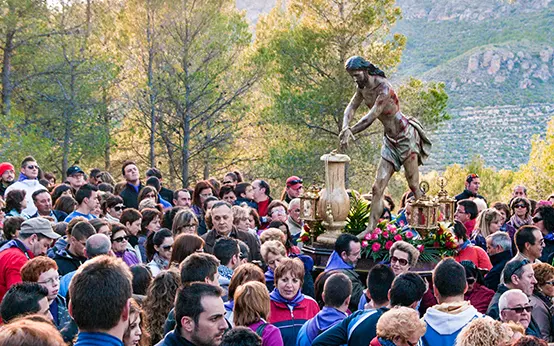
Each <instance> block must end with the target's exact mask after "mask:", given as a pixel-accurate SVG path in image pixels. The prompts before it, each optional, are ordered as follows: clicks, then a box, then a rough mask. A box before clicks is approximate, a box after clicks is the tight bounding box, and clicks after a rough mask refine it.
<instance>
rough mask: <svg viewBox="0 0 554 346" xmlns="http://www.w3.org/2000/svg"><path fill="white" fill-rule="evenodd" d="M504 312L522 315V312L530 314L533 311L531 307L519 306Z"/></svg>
mask: <svg viewBox="0 0 554 346" xmlns="http://www.w3.org/2000/svg"><path fill="white" fill-rule="evenodd" d="M504 310H512V311H515V313H516V314H521V313H523V311H524V310H525V311H526V312H529V313H530V312H531V311H533V306H531V305H528V306H519V307H517V308H505V309H504Z"/></svg>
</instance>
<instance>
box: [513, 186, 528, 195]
mask: <svg viewBox="0 0 554 346" xmlns="http://www.w3.org/2000/svg"><path fill="white" fill-rule="evenodd" d="M512 197H525V198H527V194H526V193H525V189H524V188H523V186H516V188H515V189H514V192H513V193H512Z"/></svg>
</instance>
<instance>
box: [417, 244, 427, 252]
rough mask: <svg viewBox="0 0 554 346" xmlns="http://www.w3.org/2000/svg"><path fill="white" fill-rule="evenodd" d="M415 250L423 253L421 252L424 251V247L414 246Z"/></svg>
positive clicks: (421, 245)
mask: <svg viewBox="0 0 554 346" xmlns="http://www.w3.org/2000/svg"><path fill="white" fill-rule="evenodd" d="M416 248H417V249H418V250H419V252H423V250H425V246H423V244H420V245H418V246H416Z"/></svg>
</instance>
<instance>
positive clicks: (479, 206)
mask: <svg viewBox="0 0 554 346" xmlns="http://www.w3.org/2000/svg"><path fill="white" fill-rule="evenodd" d="M473 202H474V203H475V204H476V205H477V213H480V212H482V211H483V210H485V209H487V202H485V200H484V199H482V198H474V199H473Z"/></svg>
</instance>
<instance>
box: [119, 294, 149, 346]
mask: <svg viewBox="0 0 554 346" xmlns="http://www.w3.org/2000/svg"><path fill="white" fill-rule="evenodd" d="M136 313H138V315H139V317H140V323H139V328H140V331H141V333H142V335H141V336H140V340H139V342H138V345H139V346H147V345H151V344H152V343H150V334H149V333H148V331H147V330H146V316H145V314H144V311H143V310H142V309H141V308H140V305H139V304H138V303H137V301H136V300H135V299H134V298H131V309H130V310H129V327H127V329H126V330H125V334H123V339H125V338H128V337H130V334H131V323H133V321H131V320H130V318H131V314H136Z"/></svg>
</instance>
